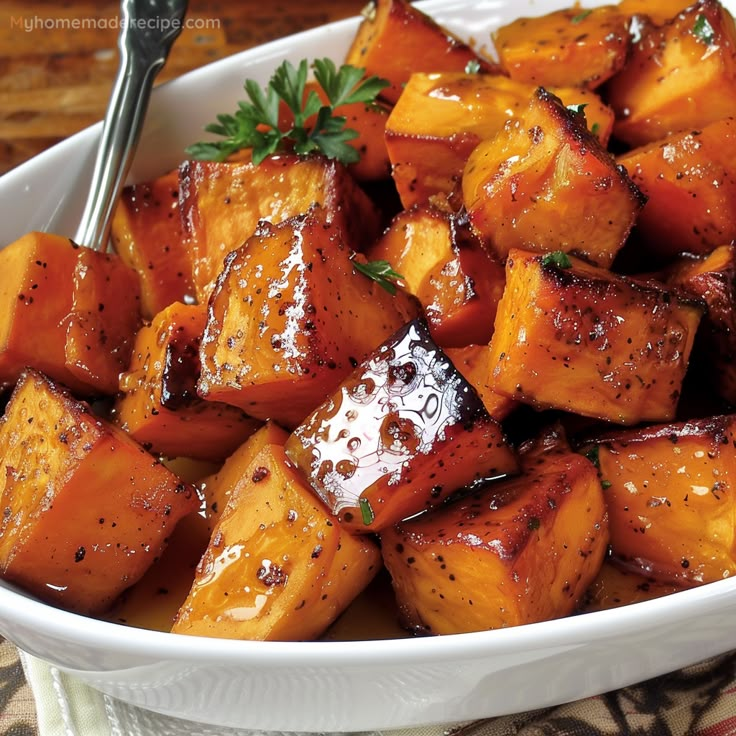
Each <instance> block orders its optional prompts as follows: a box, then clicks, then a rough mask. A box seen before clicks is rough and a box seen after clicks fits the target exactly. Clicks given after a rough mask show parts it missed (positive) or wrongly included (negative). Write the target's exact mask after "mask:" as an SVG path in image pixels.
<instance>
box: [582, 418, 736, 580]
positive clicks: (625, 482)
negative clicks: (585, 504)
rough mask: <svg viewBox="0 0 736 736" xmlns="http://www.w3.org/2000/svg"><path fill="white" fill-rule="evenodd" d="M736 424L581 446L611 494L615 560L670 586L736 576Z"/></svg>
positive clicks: (700, 424)
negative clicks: (735, 474)
mask: <svg viewBox="0 0 736 736" xmlns="http://www.w3.org/2000/svg"><path fill="white" fill-rule="evenodd" d="M735 427H736V417H734V416H733V415H731V416H716V417H711V418H706V419H697V420H692V421H688V422H681V423H677V424H665V425H658V426H654V427H645V428H643V429H631V430H626V431H618V432H612V433H608V434H604V435H602V436H598V437H593V438H591V439H590V441H589V442H586V443H584V444H583V446H582V448H581V449H582V450H583V451H585V452H587V454H588V455H589V456H592V457H594V458H596V457H597V462H598V466H599V469H600V476H601V478H602V479H603V483H604V485H605V486H606V492H605V493H606V503H607V506H608V516H609V523H610V530H611V548H612V552H613V554H614V556H615V557H616V558H617V559H620V560H622V561H623V562H624V563H625V564H627V565H628V566H629V567H630V568H631V569H638V570H640V571H642V572H643V573H644V574H645V575H647V576H650V577H653V578H655V579H656V580H658V581H660V582H664V583H674V584H676V585H684V586H694V585H699V584H701V583H708V582H712V581H714V580H722V579H723V578H725V577H728V576H730V575H733V574H734V573H736V552H735V550H736V528H735V527H734V523H733V519H734V514H735V513H736V507H735V501H736V495H734V492H733V478H734V473H735V472H736V466H735V463H736V455H735V454H734V447H735V446H736V433H735V431H734V429H735Z"/></svg>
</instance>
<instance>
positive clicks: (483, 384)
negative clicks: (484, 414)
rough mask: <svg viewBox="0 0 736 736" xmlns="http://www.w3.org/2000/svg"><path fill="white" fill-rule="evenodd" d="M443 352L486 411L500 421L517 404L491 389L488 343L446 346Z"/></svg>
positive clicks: (491, 374)
mask: <svg viewBox="0 0 736 736" xmlns="http://www.w3.org/2000/svg"><path fill="white" fill-rule="evenodd" d="M445 353H447V357H448V358H449V359H450V360H451V361H452V363H453V365H454V366H455V368H457V369H458V370H459V371H460V373H462V375H463V377H464V378H465V380H466V381H467V382H468V383H469V384H470V385H471V386H472V387H473V388H474V389H475V390H476V391H477V392H478V396H480V398H481V401H482V402H483V405H484V406H485V407H486V409H487V411H488V413H489V414H490V415H491V416H492V417H493V418H494V419H495V420H496V421H497V422H502V421H503V420H504V419H506V417H507V416H508V415H509V414H511V412H512V411H513V410H514V408H515V407H516V406H517V403H518V402H516V401H514V399H512V398H511V397H509V396H505V395H504V394H499V393H498V392H497V391H494V389H493V373H492V371H491V369H490V360H491V348H490V345H466V346H465V347H462V348H446V349H445Z"/></svg>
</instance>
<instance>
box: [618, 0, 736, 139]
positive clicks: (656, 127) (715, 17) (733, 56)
mask: <svg viewBox="0 0 736 736" xmlns="http://www.w3.org/2000/svg"><path fill="white" fill-rule="evenodd" d="M607 92H608V100H609V102H610V104H611V106H612V107H613V109H614V110H615V111H616V118H617V120H616V123H615V125H614V135H615V136H616V137H617V138H618V139H620V140H622V141H625V142H626V143H628V144H629V145H632V146H641V145H644V144H645V143H650V142H652V141H656V140H659V139H662V138H664V137H666V136H667V135H669V134H670V133H675V132H677V131H684V130H697V129H699V128H702V127H703V126H705V125H708V124H709V123H712V122H715V121H716V120H721V119H722V118H725V117H729V116H734V115H736V26H735V25H734V21H733V18H732V17H731V15H730V14H729V12H728V11H727V10H726V9H725V8H724V7H723V6H722V5H721V4H720V3H719V2H718V1H717V0H701V2H697V3H694V4H693V5H691V6H690V7H688V8H687V9H686V10H684V11H683V12H682V13H680V14H679V15H677V16H676V17H675V18H674V19H673V20H672V22H669V23H665V24H664V25H662V26H660V27H655V28H651V29H650V30H649V32H648V33H646V34H644V36H643V38H642V39H641V40H640V41H639V42H638V43H636V44H634V46H633V51H632V54H631V57H630V59H629V61H628V62H627V64H626V66H625V67H624V69H623V70H622V71H620V72H619V73H618V74H617V75H616V76H615V77H614V78H613V79H611V80H610V82H609V84H608V88H607Z"/></svg>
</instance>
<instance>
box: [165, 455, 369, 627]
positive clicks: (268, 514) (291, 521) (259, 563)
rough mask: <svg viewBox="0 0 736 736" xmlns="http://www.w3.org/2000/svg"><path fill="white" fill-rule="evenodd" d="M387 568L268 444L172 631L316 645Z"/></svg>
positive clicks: (231, 505)
mask: <svg viewBox="0 0 736 736" xmlns="http://www.w3.org/2000/svg"><path fill="white" fill-rule="evenodd" d="M380 567H381V563H380V553H379V552H378V549H377V547H376V545H375V543H374V542H373V541H372V540H369V539H365V538H359V537H353V536H351V535H350V534H348V533H347V532H346V531H345V530H344V529H342V528H341V527H340V525H339V524H338V523H337V520H336V519H334V517H332V515H331V514H329V513H328V512H327V511H326V509H325V508H324V507H323V506H322V504H321V503H320V502H319V501H318V500H317V499H316V498H315V497H314V495H313V494H312V492H311V490H310V489H309V488H308V487H306V486H305V485H304V483H303V481H302V480H301V478H300V477H299V475H298V474H297V473H296V472H295V470H294V469H293V468H292V467H291V466H290V464H289V463H288V461H287V460H286V457H285V455H284V452H283V448H282V447H280V446H278V445H273V444H266V445H264V446H263V447H262V448H261V450H260V451H259V452H258V453H257V454H256V455H255V457H254V458H253V459H252V461H251V463H250V464H249V466H248V469H247V471H246V473H245V477H244V482H243V483H242V484H241V485H240V486H239V487H238V489H237V490H236V491H235V492H234V493H233V494H232V495H231V496H230V500H229V502H228V504H227V506H226V507H225V509H224V510H223V512H222V516H221V517H220V520H219V523H218V524H217V526H216V527H215V530H214V534H213V536H212V539H211V541H210V544H209V547H208V549H207V551H206V552H205V554H204V556H203V558H202V561H201V562H200V565H199V567H198V569H197V575H196V577H195V581H194V584H193V586H192V589H191V591H190V593H189V596H188V597H187V600H186V601H185V603H184V605H183V606H182V608H181V609H180V611H179V614H178V616H177V620H176V621H175V623H174V626H173V628H172V631H174V632H175V633H179V634H191V635H199V636H216V637H222V638H231V639H254V640H282V641H298V640H304V639H314V638H316V637H317V636H319V635H320V634H321V633H322V632H323V631H324V630H325V629H326V628H327V627H328V626H329V624H330V623H332V621H334V619H335V618H336V617H337V616H338V615H339V614H340V613H341V612H342V610H344V609H345V608H346V607H347V605H348V604H349V603H350V601H351V600H352V599H353V598H354V597H355V596H356V595H357V594H358V593H359V592H360V590H362V588H364V587H365V586H366V585H367V584H368V582H370V580H371V578H372V577H373V576H374V575H375V573H376V572H377V571H378V570H379V569H380Z"/></svg>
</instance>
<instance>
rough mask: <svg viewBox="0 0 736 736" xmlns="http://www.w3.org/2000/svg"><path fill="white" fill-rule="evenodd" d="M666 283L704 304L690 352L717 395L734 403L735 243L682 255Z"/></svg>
mask: <svg viewBox="0 0 736 736" xmlns="http://www.w3.org/2000/svg"><path fill="white" fill-rule="evenodd" d="M667 282H668V283H669V284H671V285H672V286H674V287H677V288H681V289H683V290H684V291H686V292H687V293H688V294H692V295H693V296H695V297H698V298H700V299H702V300H703V301H704V302H705V303H706V305H707V307H708V308H707V310H706V313H705V316H704V317H703V322H702V326H701V328H700V331H699V332H698V338H699V340H700V341H701V349H700V350H697V349H696V351H695V352H694V353H693V355H694V356H695V357H696V358H699V359H700V364H701V366H703V367H704V368H705V370H706V371H707V374H708V375H710V376H712V377H713V379H714V385H715V387H716V390H717V391H718V393H719V395H720V396H721V397H722V398H723V399H725V400H726V402H728V404H730V405H731V406H736V246H733V245H722V246H721V247H720V248H716V249H715V250H714V251H713V252H712V253H711V254H710V255H709V256H707V257H705V258H683V259H682V260H681V261H680V262H679V263H677V264H675V265H674V266H673V267H672V268H671V269H670V271H669V273H668V276H667ZM696 346H697V343H696Z"/></svg>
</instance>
